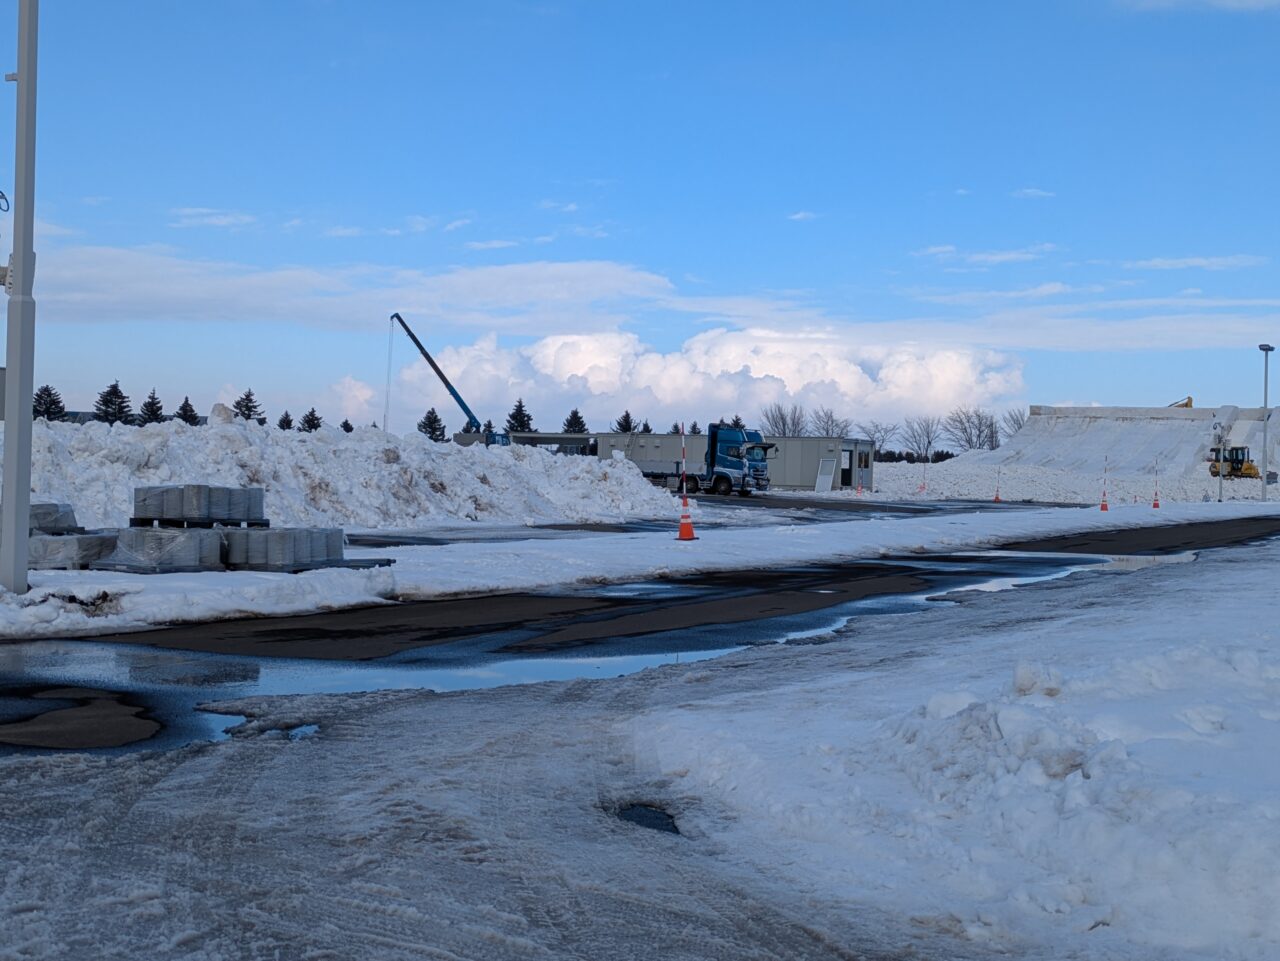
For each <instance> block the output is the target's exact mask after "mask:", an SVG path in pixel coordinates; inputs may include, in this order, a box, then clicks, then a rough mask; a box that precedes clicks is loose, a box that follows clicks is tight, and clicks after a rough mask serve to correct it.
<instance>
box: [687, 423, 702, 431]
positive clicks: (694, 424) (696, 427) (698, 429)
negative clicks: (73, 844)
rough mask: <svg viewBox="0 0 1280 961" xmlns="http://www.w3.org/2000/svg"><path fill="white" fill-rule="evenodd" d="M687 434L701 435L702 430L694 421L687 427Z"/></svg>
mask: <svg viewBox="0 0 1280 961" xmlns="http://www.w3.org/2000/svg"><path fill="white" fill-rule="evenodd" d="M689 433H690V434H701V433H702V428H701V427H699V426H698V422H697V421H696V420H695V421H694V422H693V423H692V424H690V425H689Z"/></svg>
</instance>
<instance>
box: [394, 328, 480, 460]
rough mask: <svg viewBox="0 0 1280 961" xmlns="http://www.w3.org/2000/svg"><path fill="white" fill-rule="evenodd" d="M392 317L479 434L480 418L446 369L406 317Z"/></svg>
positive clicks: (473, 430)
mask: <svg viewBox="0 0 1280 961" xmlns="http://www.w3.org/2000/svg"><path fill="white" fill-rule="evenodd" d="M391 319H392V320H394V321H397V322H398V323H399V324H400V326H401V327H402V328H404V332H405V333H406V334H408V335H409V339H410V340H411V341H413V346H414V347H417V348H418V352H419V353H420V354H422V356H423V357H424V358H426V361H427V363H428V364H430V365H431V369H432V370H434V371H435V372H436V376H437V377H439V378H440V382H441V383H442V384H444V386H445V390H447V391H448V392H449V396H450V397H452V398H453V399H454V400H455V401H457V402H458V406H459V407H461V408H462V412H463V413H464V414H466V415H467V426H468V427H470V428H471V431H472V433H476V434H479V433H480V432H481V430H482V426H481V424H480V420H479V418H477V417H476V415H475V414H473V413H472V412H471V408H470V407H468V406H467V402H466V401H465V400H463V399H462V395H461V394H459V393H458V390H457V388H455V387H454V386H453V384H451V383H449V378H448V377H446V376H445V375H444V371H443V370H441V369H440V365H439V364H437V363H436V361H435V358H434V357H432V356H431V355H430V354H429V353H427V348H425V347H423V346H422V341H420V340H418V337H417V335H416V334H414V332H413V331H412V330H410V329H409V325H408V324H406V323H405V322H404V318H403V317H401V316H400V315H399V314H398V313H395V314H392V315H391ZM485 443H486V444H487V443H492V442H491V441H490V440H489V439H488V438H487V437H486V438H485Z"/></svg>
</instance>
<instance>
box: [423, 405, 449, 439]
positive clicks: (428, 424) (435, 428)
mask: <svg viewBox="0 0 1280 961" xmlns="http://www.w3.org/2000/svg"><path fill="white" fill-rule="evenodd" d="M418 430H420V431H421V432H422V433H424V434H426V435H427V437H429V438H430V439H431V440H433V441H435V442H436V443H437V444H442V443H444V441H445V429H444V421H442V420H441V419H440V415H439V414H437V413H436V409H435V408H434V407H432V408H431V409H430V410H429V411H427V412H426V413H425V414H423V415H422V420H420V421H418Z"/></svg>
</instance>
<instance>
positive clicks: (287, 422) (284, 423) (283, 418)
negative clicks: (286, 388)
mask: <svg viewBox="0 0 1280 961" xmlns="http://www.w3.org/2000/svg"><path fill="white" fill-rule="evenodd" d="M276 426H277V427H279V428H280V429H281V430H293V415H292V414H290V413H289V412H288V411H287V410H286V411H285V412H284V413H283V414H281V415H280V419H279V420H278V421H276Z"/></svg>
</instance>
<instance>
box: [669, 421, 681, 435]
mask: <svg viewBox="0 0 1280 961" xmlns="http://www.w3.org/2000/svg"><path fill="white" fill-rule="evenodd" d="M667 433H668V434H678V433H680V422H679V421H678V420H677V421H674V422H672V424H671V429H670V430H669V431H667Z"/></svg>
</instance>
